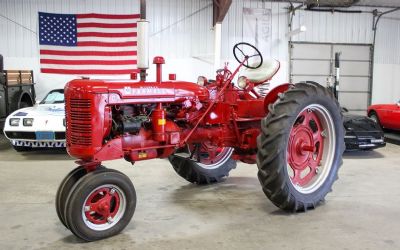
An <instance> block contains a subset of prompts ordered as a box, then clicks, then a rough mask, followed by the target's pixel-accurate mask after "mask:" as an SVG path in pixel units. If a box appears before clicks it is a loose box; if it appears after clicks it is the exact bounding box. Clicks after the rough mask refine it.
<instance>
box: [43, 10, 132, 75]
mask: <svg viewBox="0 0 400 250" xmlns="http://www.w3.org/2000/svg"><path fill="white" fill-rule="evenodd" d="M139 19H140V15H139V14H134V15H108V14H95V13H91V14H76V15H73V14H53V13H44V12H39V44H40V67H41V72H42V73H53V74H78V75H79V74H84V75H85V74H89V75H90V74H129V73H132V72H135V71H136V55H137V49H136V45H137V32H136V26H137V21H138V20H139Z"/></svg>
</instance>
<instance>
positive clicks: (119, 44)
mask: <svg viewBox="0 0 400 250" xmlns="http://www.w3.org/2000/svg"><path fill="white" fill-rule="evenodd" d="M136 45H137V42H136V41H132V42H115V43H113V42H89V41H88V42H78V46H79V47H83V46H98V47H131V46H136Z"/></svg>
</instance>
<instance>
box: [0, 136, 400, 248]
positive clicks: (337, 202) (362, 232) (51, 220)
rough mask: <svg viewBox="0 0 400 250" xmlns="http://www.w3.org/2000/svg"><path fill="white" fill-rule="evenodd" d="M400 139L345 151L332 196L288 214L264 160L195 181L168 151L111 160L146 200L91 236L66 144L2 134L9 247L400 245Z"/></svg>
mask: <svg viewBox="0 0 400 250" xmlns="http://www.w3.org/2000/svg"><path fill="white" fill-rule="evenodd" d="M399 156H400V147H399V146H395V145H392V144H388V145H387V147H386V148H384V149H379V150H376V151H373V152H361V153H351V154H346V155H345V161H344V165H343V167H342V169H341V172H340V179H339V181H338V182H337V183H336V185H335V186H334V191H333V193H331V194H329V195H328V196H327V201H326V203H325V204H324V205H322V206H320V207H318V208H317V209H316V210H314V211H310V212H307V213H300V214H296V215H293V214H287V213H284V212H281V211H280V210H278V209H277V208H276V207H275V206H274V205H273V204H272V203H271V202H269V200H268V199H267V198H266V197H265V196H264V194H263V192H262V191H261V188H260V185H259V183H258V180H257V178H256V166H251V165H246V164H242V163H240V164H239V165H238V167H237V169H235V170H234V171H232V173H231V176H230V177H229V178H228V179H227V180H226V181H225V182H223V183H220V184H217V185H211V186H205V187H198V186H195V185H191V184H188V183H187V182H186V181H185V180H183V179H181V178H180V177H179V176H178V175H176V174H175V173H174V171H173V169H172V167H170V165H169V163H168V161H166V160H152V161H147V162H140V163H137V164H136V165H135V166H134V167H132V166H131V165H130V164H129V163H127V162H124V161H112V162H106V163H105V165H106V166H108V167H110V168H115V169H118V170H120V171H123V172H124V173H125V174H127V175H128V176H129V177H130V178H131V179H132V181H133V183H134V185H135V187H136V192H137V195H138V203H137V210H136V213H135V215H134V217H133V220H132V221H131V223H130V224H129V225H128V227H127V228H126V229H125V230H124V231H123V232H122V233H121V234H120V235H118V236H116V237H113V238H110V239H106V240H102V241H99V242H93V243H83V242H81V241H80V240H78V239H77V238H76V237H74V236H73V235H72V234H71V233H70V232H69V231H68V230H67V229H65V228H64V227H63V226H62V225H61V223H60V222H59V221H58V218H57V215H56V212H55V208H54V197H55V193H56V190H57V187H58V184H59V183H60V181H61V180H62V178H63V177H64V176H65V175H66V174H67V172H69V171H70V170H71V169H72V168H73V167H74V166H75V165H74V163H73V160H72V159H71V158H69V156H68V155H66V154H65V153H62V152H61V153H60V152H58V153H54V152H50V151H36V152H29V153H22V154H21V153H17V152H15V151H14V150H13V149H12V148H10V146H9V144H8V142H7V141H6V140H5V139H4V137H0V179H1V181H0V218H1V222H0V249H74V248H76V249H78V248H79V249H140V250H143V249H171V250H175V249H246V250H247V249H307V250H308V249H318V250H320V249H400V216H399V215H400V188H399V177H400V166H399Z"/></svg>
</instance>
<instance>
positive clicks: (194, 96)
mask: <svg viewBox="0 0 400 250" xmlns="http://www.w3.org/2000/svg"><path fill="white" fill-rule="evenodd" d="M249 51H250V52H249ZM233 53H234V56H235V58H236V59H237V60H238V62H239V66H238V67H237V68H236V69H235V70H234V71H233V72H232V71H230V70H229V69H228V67H227V64H225V67H224V68H223V69H221V70H218V71H217V74H216V77H215V80H206V79H205V78H204V77H200V78H199V81H198V82H197V83H193V82H185V81H176V80H174V78H175V77H174V76H173V75H171V77H170V78H171V79H170V80H168V81H163V80H162V79H161V78H162V64H164V59H163V58H162V57H155V58H154V61H153V63H154V64H155V65H156V68H157V72H156V73H157V77H156V79H157V80H156V81H155V82H147V81H143V80H140V81H134V80H119V81H106V80H90V79H79V80H73V81H71V82H69V83H68V84H67V85H66V87H65V97H66V124H67V149H68V153H69V154H70V155H71V156H73V157H75V158H78V159H79V160H78V161H76V163H77V164H78V165H79V166H78V167H77V168H75V169H74V170H72V171H71V172H70V173H69V174H68V175H67V176H66V177H65V179H64V180H63V181H62V183H61V185H60V187H59V189H58V192H57V197H56V208H57V213H58V216H59V218H60V220H61V222H62V223H63V224H64V225H65V226H66V227H67V228H69V229H70V230H71V231H72V232H73V233H74V234H75V235H76V236H78V237H79V238H81V239H83V240H86V241H93V240H99V239H102V238H105V237H109V236H112V235H115V234H117V233H119V232H120V231H121V230H123V229H124V228H125V226H126V225H127V224H128V223H129V221H130V220H131V218H132V216H133V213H134V211H135V206H136V193H135V189H134V187H133V184H132V182H131V181H130V179H129V178H128V177H127V176H126V175H124V174H123V173H121V172H119V171H116V170H113V169H108V168H106V167H104V166H103V165H102V162H104V161H108V160H115V159H121V158H124V159H125V160H127V161H128V162H131V163H134V162H136V161H143V160H150V159H154V158H168V160H169V162H170V164H171V165H172V167H173V169H174V170H175V172H176V173H177V174H178V175H180V176H181V177H183V178H184V179H186V180H187V181H189V182H191V183H196V184H199V185H203V184H212V183H217V182H220V181H222V180H223V179H224V178H226V177H227V176H228V174H229V172H230V171H231V170H232V169H234V168H235V167H236V162H237V161H242V162H245V163H248V164H257V166H258V179H259V181H260V183H261V187H262V189H263V191H264V193H265V195H266V196H267V197H268V198H269V199H270V200H271V201H272V203H274V204H275V205H276V206H277V207H279V208H281V209H283V210H286V211H291V212H298V211H306V210H308V209H313V208H314V207H315V206H317V205H318V204H319V203H320V202H321V201H323V200H324V197H325V196H326V194H327V193H328V192H330V191H331V187H332V184H333V183H334V181H335V180H336V179H337V173H338V168H339V167H340V165H341V163H342V153H343V150H344V142H343V136H344V130H343V122H342V117H341V113H340V108H339V105H338V103H337V101H336V99H335V97H334V96H333V94H332V93H331V92H329V91H328V90H327V89H325V88H323V87H322V86H320V85H318V84H317V83H313V82H304V83H297V84H295V85H292V84H283V85H280V86H279V87H277V88H274V89H271V90H266V89H265V88H260V86H263V85H264V84H265V83H266V82H268V81H269V80H270V78H271V77H272V76H273V75H274V74H275V73H276V72H277V70H278V69H279V63H277V62H276V61H266V60H263V58H262V56H261V54H260V52H259V51H258V49H257V48H255V47H253V46H252V45H250V44H247V43H239V44H236V45H235V46H234V49H233ZM238 76H240V77H239V78H238V80H237V81H236V83H234V81H233V80H234V79H236V78H235V77H238ZM264 86H265V85H264ZM260 89H263V91H260Z"/></svg>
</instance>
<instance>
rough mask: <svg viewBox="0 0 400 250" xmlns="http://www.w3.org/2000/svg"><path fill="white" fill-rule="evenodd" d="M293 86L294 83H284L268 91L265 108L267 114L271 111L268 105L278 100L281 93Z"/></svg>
mask: <svg viewBox="0 0 400 250" xmlns="http://www.w3.org/2000/svg"><path fill="white" fill-rule="evenodd" d="M291 86H294V85H293V84H291V83H284V84H281V85H279V86H277V87H275V88H273V89H271V91H269V92H268V94H267V95H266V96H265V98H264V110H265V113H266V114H268V113H269V110H268V105H270V104H272V103H274V102H276V100H278V95H279V94H280V93H284V92H286V91H287V90H288V89H289V88H290V87H291Z"/></svg>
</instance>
